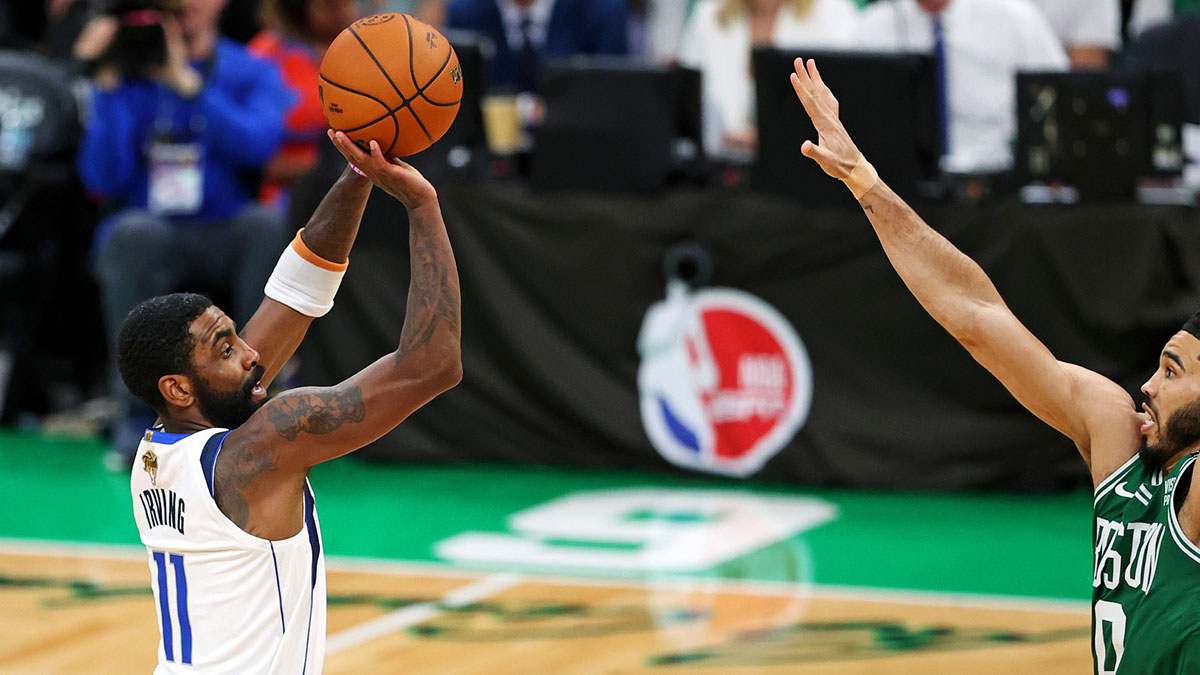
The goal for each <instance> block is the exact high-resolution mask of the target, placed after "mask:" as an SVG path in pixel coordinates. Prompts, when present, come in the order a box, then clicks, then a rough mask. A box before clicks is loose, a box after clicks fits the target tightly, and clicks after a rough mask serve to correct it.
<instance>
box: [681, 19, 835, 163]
mask: <svg viewBox="0 0 1200 675" xmlns="http://www.w3.org/2000/svg"><path fill="white" fill-rule="evenodd" d="M857 21H858V10H857V9H856V7H855V5H854V3H853V2H851V0H700V2H699V3H698V4H697V5H696V8H695V9H694V10H693V12H692V15H691V18H690V19H689V21H688V24H687V27H686V28H685V29H684V34H683V39H682V40H681V42H680V48H679V61H680V63H682V64H683V65H685V66H689V67H692V68H696V69H698V70H699V71H700V72H701V73H702V74H703V78H704V84H703V85H702V98H703V105H704V145H705V149H706V150H707V151H708V152H709V153H710V154H713V155H716V156H724V157H742V158H748V157H749V156H750V155H752V154H753V153H754V152H755V150H756V149H757V144H758V143H757V138H758V134H757V132H756V130H755V123H754V103H753V102H754V75H753V73H752V72H751V66H750V52H751V50H753V49H754V48H755V47H785V48H791V47H808V48H813V49H841V48H847V47H849V46H851V45H852V44H853V43H854V40H855V37H854V31H855V27H856V25H857Z"/></svg>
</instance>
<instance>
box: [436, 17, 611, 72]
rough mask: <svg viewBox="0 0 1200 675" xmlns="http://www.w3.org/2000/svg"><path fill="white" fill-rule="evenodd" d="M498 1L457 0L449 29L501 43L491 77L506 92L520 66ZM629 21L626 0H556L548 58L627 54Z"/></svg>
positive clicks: (546, 50) (548, 31) (549, 30)
mask: <svg viewBox="0 0 1200 675" xmlns="http://www.w3.org/2000/svg"><path fill="white" fill-rule="evenodd" d="M498 1H499V0H451V2H450V4H449V5H448V6H447V7H446V25H447V26H448V27H449V28H454V29H456V30H469V31H473V32H475V33H480V34H482V35H486V36H487V37H489V38H490V39H491V40H492V42H493V43H495V46H496V54H495V58H494V59H493V61H492V63H491V68H490V70H489V73H488V75H489V80H490V84H491V86H492V87H495V88H501V89H503V88H512V87H514V86H516V82H517V63H516V59H515V57H514V55H513V51H512V49H511V48H510V47H509V45H508V38H507V37H506V36H505V33H504V21H503V19H501V18H500V8H499V7H498V5H497V4H496V3H497V2H498ZM628 22H629V15H628V10H627V9H626V6H625V0H554V8H553V9H552V10H551V12H550V22H549V25H547V27H546V44H545V47H544V48H543V49H542V56H543V58H547V57H550V58H552V57H566V56H574V55H576V54H616V55H621V54H626V53H628V51H629V47H628V37H627V35H628V34H627V31H628Z"/></svg>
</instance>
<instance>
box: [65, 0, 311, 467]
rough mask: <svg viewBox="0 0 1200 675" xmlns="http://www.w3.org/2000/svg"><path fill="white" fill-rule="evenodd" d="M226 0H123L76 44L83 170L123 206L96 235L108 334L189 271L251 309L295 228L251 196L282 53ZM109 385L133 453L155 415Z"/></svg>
mask: <svg viewBox="0 0 1200 675" xmlns="http://www.w3.org/2000/svg"><path fill="white" fill-rule="evenodd" d="M226 2H227V0H117V3H116V5H115V6H114V7H113V9H112V11H111V12H109V13H108V14H106V15H102V16H100V17H97V18H96V19H95V20H93V22H92V23H91V24H89V25H88V26H87V27H86V28H85V29H84V32H83V34H82V35H81V36H80V39H79V42H78V43H77V44H76V55H77V57H79V58H81V59H90V58H96V60H97V65H96V69H95V76H94V84H95V89H96V91H95V93H94V96H93V98H92V101H91V105H90V108H91V109H90V113H89V114H88V115H87V118H86V119H87V124H86V129H85V132H84V138H83V142H82V146H81V149H80V153H79V158H78V168H79V175H80V177H81V178H82V180H83V183H84V186H85V187H86V188H87V189H88V190H89V192H91V193H92V194H93V196H95V197H97V198H99V199H101V200H102V201H103V202H104V203H106V204H107V205H109V206H111V207H112V208H113V210H114V212H113V213H112V215H111V216H109V217H108V218H107V219H105V221H104V222H102V223H101V225H100V227H99V228H98V229H97V232H96V237H95V240H94V244H93V261H94V263H95V266H96V270H97V276H98V280H99V282H100V288H101V293H102V297H103V305H104V306H103V311H104V319H105V323H106V330H107V333H108V335H107V337H108V338H109V345H110V346H111V345H113V344H115V337H116V331H117V329H118V328H119V327H120V325H121V323H122V321H123V320H124V317H125V314H126V313H127V312H128V311H129V310H130V309H132V308H133V307H134V306H135V305H137V304H138V303H139V302H140V301H142V300H144V299H146V298H149V297H152V296H155V295H160V294H163V293H169V292H171V291H173V290H178V288H179V287H180V286H181V285H182V284H184V283H189V284H198V285H200V286H201V287H203V288H205V289H207V290H209V291H213V292H217V293H218V294H225V295H227V296H228V298H229V300H230V305H231V307H232V309H233V311H232V312H231V314H233V315H234V318H235V320H237V321H238V322H243V321H245V320H246V319H247V318H249V316H250V315H251V313H252V312H253V311H254V310H255V308H256V307H257V306H258V303H259V302H260V301H261V300H262V289H263V284H264V283H265V282H266V280H267V277H268V276H270V274H271V270H272V269H273V268H274V265H275V261H276V258H277V257H278V255H277V253H278V248H279V247H280V246H282V245H283V243H284V241H285V240H286V234H285V233H284V219H283V218H282V216H281V215H279V214H277V213H276V212H273V211H269V210H267V209H265V208H263V207H262V206H260V205H258V204H257V202H256V201H255V196H256V193H257V191H258V187H259V183H260V179H261V171H262V170H263V167H264V166H265V165H266V163H267V162H268V161H269V160H270V159H271V157H272V156H273V155H274V154H275V152H276V150H278V148H279V144H280V141H281V139H282V135H283V131H284V124H283V120H284V115H285V113H286V111H287V109H288V107H289V106H290V105H291V103H292V94H291V93H290V92H289V91H288V90H287V89H286V88H285V87H284V85H283V83H282V81H281V79H280V77H279V74H278V71H277V70H276V68H275V67H274V65H272V64H271V63H269V62H266V61H262V60H260V59H258V58H255V57H253V56H251V55H250V54H249V53H247V52H246V50H245V48H243V47H242V46H241V45H239V44H237V43H235V42H233V41H232V40H229V39H226V38H224V37H222V36H220V35H219V34H218V22H219V20H220V16H221V11H222V9H223V8H224V6H225V4H226ZM114 393H115V395H117V396H121V397H124V399H123V402H125V403H127V404H129V406H130V407H131V412H130V413H129V414H128V415H125V416H119V417H118V419H117V421H116V422H115V423H114V427H113V437H112V439H111V441H112V447H114V448H124V449H125V450H127V451H128V453H129V456H128V457H127V458H121V461H124V459H128V460H129V461H132V451H133V449H134V448H136V447H137V442H136V440H134V439H136V437H137V436H140V435H141V434H142V433H143V431H144V429H145V422H146V421H147V420H145V419H142V418H141V416H140V415H138V414H137V413H136V409H135V408H134V402H133V401H132V399H130V398H129V397H128V395H127V394H126V393H125V388H124V387H121V386H119V385H118V386H116V387H115V388H114ZM144 414H145V415H146V416H150V415H151V414H152V413H150V412H149V409H145V411H144ZM149 421H150V422H152V421H153V419H152V417H151V419H150V420H149ZM131 440H133V442H130V441H131ZM109 461H110V465H116V464H118V462H117V461H116V458H115V457H113V456H112V455H111V453H110V459H109Z"/></svg>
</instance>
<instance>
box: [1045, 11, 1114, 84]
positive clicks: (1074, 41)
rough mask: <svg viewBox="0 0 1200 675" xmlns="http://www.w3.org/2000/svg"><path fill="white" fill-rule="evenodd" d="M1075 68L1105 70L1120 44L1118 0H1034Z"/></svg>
mask: <svg viewBox="0 0 1200 675" xmlns="http://www.w3.org/2000/svg"><path fill="white" fill-rule="evenodd" d="M1034 3H1035V4H1037V5H1038V6H1039V7H1040V8H1041V9H1042V13H1044V14H1045V15H1046V20H1047V21H1049V23H1050V28H1051V29H1053V30H1054V34H1055V35H1057V36H1058V39H1059V41H1060V42H1062V45H1063V47H1064V48H1066V50H1067V57H1068V58H1069V59H1071V68H1073V69H1075V70H1105V69H1107V68H1108V66H1109V63H1110V62H1111V60H1112V55H1113V54H1114V53H1115V52H1116V51H1117V50H1118V49H1119V48H1120V46H1121V0H1034Z"/></svg>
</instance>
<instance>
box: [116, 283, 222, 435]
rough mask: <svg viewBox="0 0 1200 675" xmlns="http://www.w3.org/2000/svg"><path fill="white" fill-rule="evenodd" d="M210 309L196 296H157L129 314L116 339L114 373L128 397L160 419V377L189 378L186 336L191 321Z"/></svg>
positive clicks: (162, 404) (190, 365) (209, 302)
mask: <svg viewBox="0 0 1200 675" xmlns="http://www.w3.org/2000/svg"><path fill="white" fill-rule="evenodd" d="M211 306H212V300H209V299H208V298H206V297H204V296H203V295H197V294H196V293H172V294H170V295H160V296H158V297H155V298H150V299H149V300H147V301H145V302H143V303H142V304H140V305H138V306H137V307H134V308H133V309H132V310H130V312H129V314H128V315H127V316H126V317H125V323H123V324H122V325H121V332H120V334H119V335H117V370H119V371H120V373H121V380H122V381H124V382H125V386H126V387H128V388H129V391H130V393H132V394H133V395H134V396H136V397H138V398H139V399H141V400H142V401H144V402H145V403H146V405H148V406H150V407H151V408H154V410H155V412H157V413H158V414H160V415H162V414H164V413H165V412H166V401H164V400H163V397H162V394H161V393H160V392H159V391H158V380H159V378H161V377H162V376H163V375H174V374H181V375H189V376H190V375H192V374H194V373H195V365H194V364H193V363H192V349H193V348H194V347H195V344H194V342H195V341H194V340H193V339H192V335H191V333H190V332H188V329H189V327H190V326H191V325H192V321H193V320H195V318H196V317H198V316H200V315H201V314H203V313H204V310H206V309H208V308H209V307H211Z"/></svg>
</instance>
